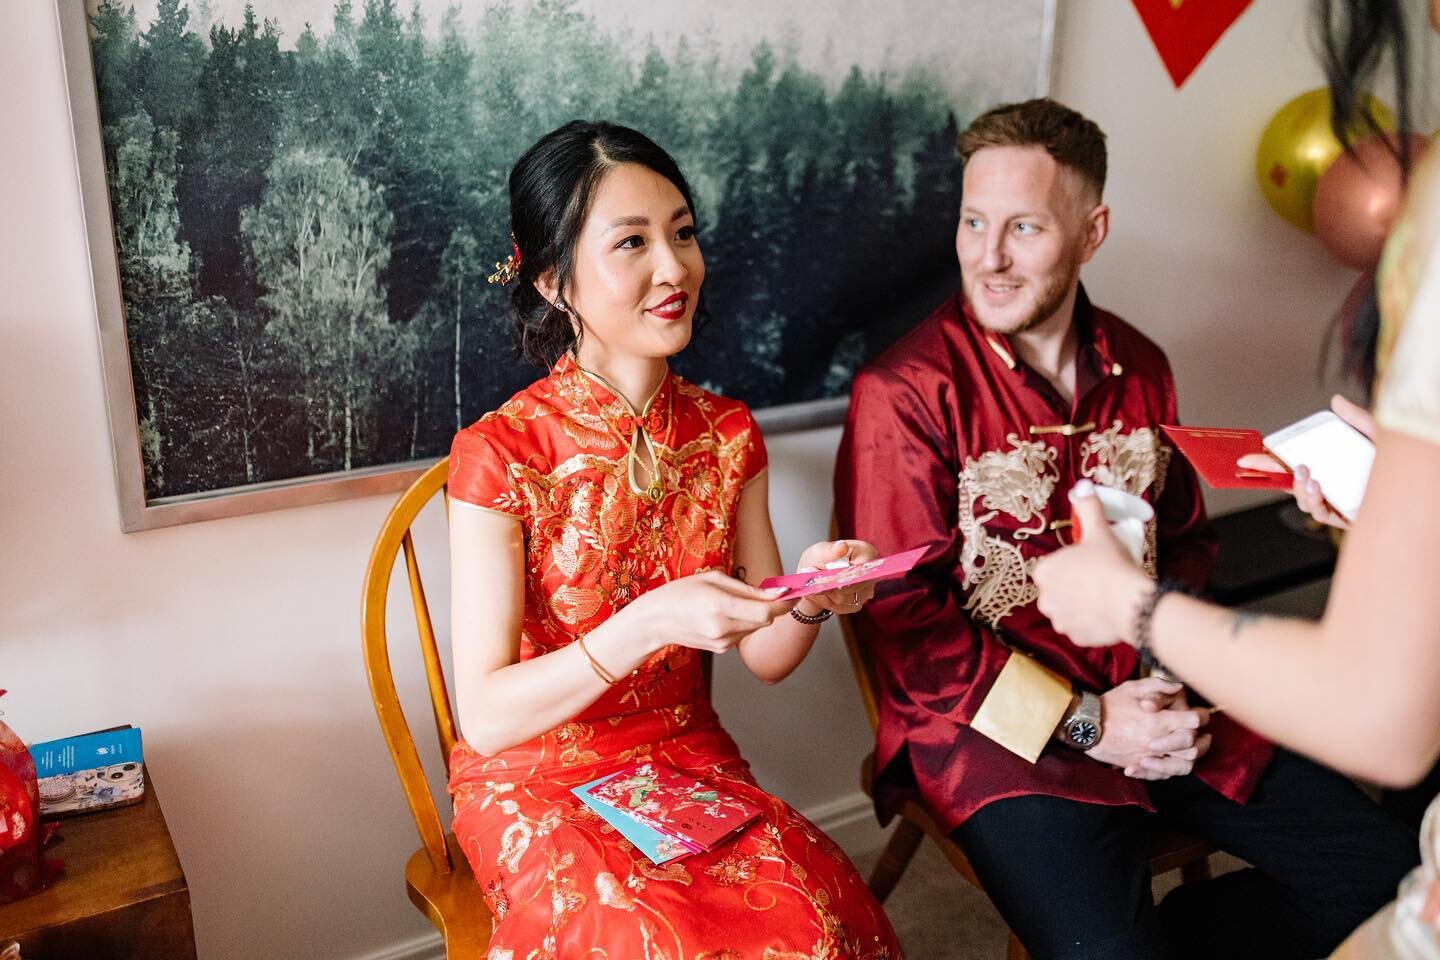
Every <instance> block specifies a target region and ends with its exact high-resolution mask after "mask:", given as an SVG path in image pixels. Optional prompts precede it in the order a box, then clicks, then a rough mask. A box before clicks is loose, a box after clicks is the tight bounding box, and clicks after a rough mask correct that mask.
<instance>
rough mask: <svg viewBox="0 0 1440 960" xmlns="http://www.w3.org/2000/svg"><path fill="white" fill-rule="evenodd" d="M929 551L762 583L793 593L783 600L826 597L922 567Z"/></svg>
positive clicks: (762, 584) (791, 575)
mask: <svg viewBox="0 0 1440 960" xmlns="http://www.w3.org/2000/svg"><path fill="white" fill-rule="evenodd" d="M928 549H929V548H928V547H916V548H915V549H914V550H906V551H905V552H904V553H894V554H891V555H890V556H888V557H876V558H875V559H874V560H866V561H865V562H864V563H854V564H851V565H850V566H848V567H837V568H835V569H833V570H811V571H809V572H807V573H791V574H787V575H785V576H783V577H769V578H767V579H765V580H761V581H760V588H761V589H762V590H768V589H770V588H771V587H789V588H790V592H789V593H787V594H785V595H784V596H783V597H782V598H781V599H784V600H795V599H798V598H800V597H808V596H809V595H810V594H812V593H824V592H825V591H826V590H835V589H837V588H839V587H849V586H853V585H854V584H857V583H867V582H869V581H871V580H883V579H885V578H886V577H898V576H900V574H902V573H904V572H906V571H907V570H909V569H910V568H911V567H913V566H915V564H917V563H919V562H920V558H921V557H923V556H925V551H926V550H928Z"/></svg>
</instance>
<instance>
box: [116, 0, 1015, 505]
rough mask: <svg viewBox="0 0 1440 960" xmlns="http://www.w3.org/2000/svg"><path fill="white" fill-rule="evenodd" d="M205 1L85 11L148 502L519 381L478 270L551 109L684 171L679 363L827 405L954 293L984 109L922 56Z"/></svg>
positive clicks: (579, 15) (504, 226) (479, 398)
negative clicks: (849, 63)
mask: <svg viewBox="0 0 1440 960" xmlns="http://www.w3.org/2000/svg"><path fill="white" fill-rule="evenodd" d="M92 2H93V0H92ZM219 5H220V4H216V3H215V2H213V0H212V2H206V0H198V2H197V3H196V4H195V5H194V6H195V7H196V9H192V5H191V4H187V3H185V2H184V0H158V4H157V5H156V7H155V12H154V17H153V20H151V22H149V23H145V22H140V19H139V18H138V17H137V15H136V14H135V12H134V11H133V10H132V8H131V6H130V5H129V4H128V3H124V2H115V0H105V2H103V3H100V4H99V5H98V6H96V7H92V9H93V13H92V14H91V16H90V27H91V41H92V52H93V59H94V66H95V73H96V86H97V89H98V92H99V106H100V117H101V124H102V133H103V142H104V153H105V165H106V177H107V180H108V182H109V187H110V201H111V209H112V213H113V218H114V225H115V233H116V245H117V250H118V255H119V261H120V275H121V281H122V295H123V302H124V307H125V318H126V329H127V338H128V342H129V349H130V361H131V369H132V373H133V378H134V390H135V400H136V409H137V413H138V417H139V427H140V431H139V433H140V442H141V446H142V456H143V462H144V467H145V490H146V499H147V500H148V501H152V502H153V501H156V500H160V499H163V498H170V497H180V496H185V495H195V494H204V493H206V492H209V491H215V490H221V489H225V488H235V487H244V486H246V485H249V484H256V483H262V482H266V481H274V480H285V479H293V478H303V477H307V476H313V475H317V474H326V473H333V472H335V471H347V470H354V469H360V468H364V467H371V466H378V465H385V464H398V463H404V462H409V461H415V460H421V459H425V458H435V457H439V456H442V455H444V454H445V453H446V452H447V450H448V448H449V444H450V440H451V437H452V436H453V434H454V433H455V431H456V430H457V429H458V428H460V427H462V426H464V425H465V424H468V423H470V422H472V421H474V420H475V419H477V418H478V417H479V416H480V415H481V414H483V413H484V412H485V411H487V410H490V409H492V408H494V407H496V406H498V405H499V404H500V403H501V402H502V401H504V400H505V399H506V398H507V397H508V396H509V395H510V394H512V393H513V392H515V391H516V390H518V389H520V388H521V387H523V386H524V385H525V384H527V383H529V382H530V381H531V380H533V379H535V377H537V376H539V375H540V373H541V371H539V370H537V369H535V368H532V367H529V366H527V365H525V364H523V363H522V362H520V361H519V360H518V359H517V357H516V353H515V350H514V348H513V346H512V340H511V336H510V332H509V329H508V325H507V321H506V319H505V314H506V304H507V301H508V291H506V290H505V289H504V288H501V287H498V286H493V285H491V284H488V283H487V282H486V276H487V275H488V274H490V273H491V272H493V270H494V268H495V261H496V260H499V259H501V258H503V256H504V255H505V254H506V253H508V251H509V242H508V238H507V234H508V216H509V213H508V202H507V193H506V177H507V175H508V172H509V169H510V166H511V164H512V163H513V162H514V160H515V159H516V158H517V157H518V156H519V155H520V153H521V152H522V151H523V150H524V149H525V148H526V147H527V146H528V145H529V144H531V143H532V142H534V140H535V139H536V138H537V137H539V136H540V135H541V134H542V133H544V132H545V131H547V130H550V129H552V128H554V127H556V126H558V125H560V124H561V123H564V122H566V121H568V120H571V119H574V118H577V117H581V118H589V119H610V120H614V121H617V122H619V123H623V124H627V125H630V126H634V127H636V128H637V129H640V130H642V131H645V132H646V133H648V134H650V135H651V136H652V137H653V138H654V139H656V140H657V141H658V142H659V143H660V144H661V145H662V146H664V147H665V148H666V149H667V150H669V151H671V152H672V153H673V154H674V155H675V157H676V159H677V160H678V161H679V163H680V166H681V169H682V170H684V171H685V173H686V175H687V177H689V178H690V180H691V183H692V186H693V187H694V192H695V199H696V205H697V207H698V208H699V209H698V210H697V211H696V212H697V215H698V221H699V229H700V240H701V244H702V247H703V249H704V252H705V258H706V266H707V279H706V283H705V289H704V294H703V300H704V303H705V306H706V309H707V310H708V312H709V314H710V323H709V326H708V328H707V329H705V330H704V331H703V332H702V333H701V335H700V336H699V337H698V338H697V339H696V342H695V343H694V344H692V346H691V347H690V348H689V349H688V350H687V351H686V352H685V353H684V354H683V355H682V356H680V357H679V358H677V360H676V361H675V362H674V365H675V367H676V369H677V370H678V371H679V372H680V373H681V374H683V375H684V376H686V377H688V378H689V379H691V380H692V381H694V382H697V383H700V384H703V385H705V386H707V387H709V388H710V389H713V390H717V391H720V392H723V393H726V394H730V395H734V396H739V397H741V398H743V399H745V400H746V401H747V402H748V403H749V404H750V405H751V406H752V407H754V408H757V409H758V408H763V407H767V406H771V405H775V404H785V403H793V402H798V401H805V400H814V399H819V398H825V397H835V396H841V395H843V394H844V393H845V392H846V391H847V389H848V387H849V384H850V380H851V378H852V376H853V374H854V373H855V371H856V369H857V367H858V366H859V365H860V364H862V363H863V362H864V361H865V359H867V358H868V357H870V356H873V355H874V353H875V352H876V351H878V350H879V349H882V348H883V347H884V346H886V345H887V344H889V343H890V342H891V341H893V340H894V339H895V337H896V336H898V335H899V334H900V333H901V332H903V330H904V329H906V328H907V327H909V326H910V325H912V324H913V323H914V322H915V321H916V320H917V319H919V317H920V316H923V315H924V313H925V312H926V310H927V309H928V308H929V307H930V306H933V303H934V300H935V298H936V291H938V290H944V289H945V288H946V287H947V286H948V285H949V284H951V283H953V277H954V269H955V268H954V265H953V257H954V254H953V248H952V238H953V234H954V226H955V217H956V213H955V211H956V205H957V202H958V198H959V172H960V171H959V164H958V161H957V159H956V157H955V151H954V140H955V134H956V127H957V124H963V123H964V122H966V121H967V120H968V119H969V116H970V115H972V114H973V113H974V112H975V110H976V109H978V108H983V107H984V106H987V105H988V104H968V103H963V102H957V98H956V96H955V95H954V94H953V92H950V93H947V92H946V91H944V90H942V89H940V86H939V84H938V83H937V82H936V81H935V80H933V79H929V78H927V76H926V75H925V74H923V73H921V72H920V71H918V70H917V71H912V72H910V73H908V74H907V73H903V72H901V73H897V72H895V71H889V72H885V73H878V72H867V71H866V70H863V69H861V68H860V67H859V66H854V67H851V68H850V69H849V70H848V73H846V72H844V65H843V64H842V65H841V73H840V74H839V75H840V76H841V77H842V79H841V80H839V81H837V82H827V81H826V80H825V79H824V78H822V77H821V76H819V75H818V74H817V73H815V72H813V71H810V70H807V69H805V68H803V67H802V66H800V65H799V64H798V62H797V61H796V59H795V58H794V57H793V56H788V55H786V54H785V53H784V52H783V47H781V46H775V45H772V44H770V43H769V42H763V41H762V42H760V43H758V44H757V45H755V46H753V48H751V49H750V51H749V56H748V58H744V59H739V58H731V59H739V62H733V63H732V62H728V61H727V60H726V59H725V58H723V57H722V56H721V54H719V53H718V52H717V50H718V47H715V46H714V45H707V43H706V42H705V41H704V40H703V38H702V39H698V40H692V39H690V38H684V37H682V38H681V39H680V40H678V41H677V42H674V43H670V44H668V45H667V47H666V48H665V49H662V48H661V47H660V46H658V45H657V44H656V43H655V42H654V41H651V42H650V43H648V44H639V45H636V44H633V43H632V44H628V45H627V44H624V43H621V42H620V39H618V38H617V37H616V35H615V33H614V31H613V30H610V29H608V28H605V27H604V26H602V25H601V24H598V23H597V22H596V21H595V20H594V19H593V18H592V17H591V16H589V15H587V14H586V13H585V12H584V11H583V10H582V9H581V8H580V7H579V6H577V2H576V0H513V2H511V0H490V2H488V3H486V4H484V5H481V4H478V3H477V4H469V5H467V6H465V7H463V8H460V7H452V8H451V9H449V10H448V11H447V12H445V13H444V14H443V16H442V17H440V18H438V22H428V21H427V19H426V18H425V17H424V16H423V15H422V14H421V12H420V11H419V10H418V8H417V9H408V8H405V7H402V6H401V5H400V4H397V3H396V2H395V0H364V2H356V3H351V2H348V0H339V2H336V3H335V5H334V7H333V10H332V11H330V15H331V16H332V21H331V22H329V23H326V24H324V29H323V30H319V29H313V28H312V27H311V26H310V25H307V26H306V27H305V29H304V30H303V32H299V33H298V35H294V36H287V35H285V34H284V33H283V32H282V31H281V29H280V27H279V26H278V25H277V24H276V23H275V22H274V21H272V20H269V19H265V18H262V17H259V16H257V15H256V13H255V12H254V11H253V10H252V9H251V7H250V6H249V5H246V6H245V7H244V8H243V10H241V9H238V4H232V5H231V6H233V7H237V9H235V10H234V11H233V12H232V13H231V14H230V15H228V17H227V16H217V15H216V14H215V7H216V6H219ZM822 6H823V5H822ZM197 11H198V14H199V15H198V16H194V17H193V18H192V14H196V13H197ZM1031 92H1033V91H1021V93H1022V94H1024V95H1028V94H1029V93H1031ZM937 280H938V286H937ZM917 290H920V291H924V293H923V296H921V297H919V298H918V299H917V298H916V296H915V295H914V292H915V291H917ZM897 291H898V292H897ZM906 292H909V294H910V299H909V300H907V299H906V296H905V293H906ZM912 301H913V302H912Z"/></svg>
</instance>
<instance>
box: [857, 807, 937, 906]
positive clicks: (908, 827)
mask: <svg viewBox="0 0 1440 960" xmlns="http://www.w3.org/2000/svg"><path fill="white" fill-rule="evenodd" d="M924 839H925V831H924V830H921V829H920V828H919V827H918V826H916V825H915V824H914V823H911V822H910V821H909V820H906V819H905V818H904V817H901V818H900V820H899V822H898V823H896V824H895V832H894V833H892V834H890V840H889V841H888V842H887V843H886V844H885V851H884V852H883V853H881V854H880V860H879V862H878V863H876V864H875V869H874V871H873V872H871V874H870V892H871V893H873V894H874V895H875V899H876V900H878V901H880V902H881V903H884V902H885V898H886V897H888V896H890V891H892V890H894V889H895V884H897V883H899V882H900V875H901V874H902V873H904V872H905V868H906V867H908V866H909V865H910V861H911V859H913V858H914V856H915V851H916V850H918V849H920V841H921V840H924Z"/></svg>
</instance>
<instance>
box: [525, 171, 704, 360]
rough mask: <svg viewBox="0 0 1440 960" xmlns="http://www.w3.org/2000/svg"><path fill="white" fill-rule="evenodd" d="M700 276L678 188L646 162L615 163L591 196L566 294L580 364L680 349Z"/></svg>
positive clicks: (690, 221)
mask: <svg viewBox="0 0 1440 960" xmlns="http://www.w3.org/2000/svg"><path fill="white" fill-rule="evenodd" d="M704 280H705V259H704V257H702V256H701V254H700V245H699V243H698V242H697V240H696V239H695V217H694V214H693V213H692V212H691V210H690V207H689V205H687V204H686V202H685V198H684V196H682V195H681V193H680V191H679V189H677V188H676V186H675V184H673V183H671V182H670V181H669V180H668V179H666V178H665V177H663V176H661V175H660V174H658V173H656V172H655V171H653V170H651V169H650V168H649V167H645V166H641V165H640V164H636V163H625V164H621V165H619V166H617V167H615V168H614V169H613V170H611V171H610V172H609V173H607V174H606V175H605V178H604V179H603V180H602V181H601V182H600V183H599V185H598V186H596V188H595V191H594V193H593V194H592V195H591V201H590V212H589V214H588V215H587V216H586V218H585V224H584V226H583V227H582V228H581V231H580V236H579V238H578V239H577V241H576V244H575V261H574V270H573V273H572V276H571V281H570V284H569V286H570V289H569V290H568V291H567V293H566V300H567V301H568V302H569V304H570V307H571V310H572V316H574V317H578V318H579V322H580V326H581V330H582V335H581V338H580V345H579V354H580V362H581V364H582V365H583V366H591V367H592V368H600V367H606V366H608V365H609V364H610V363H613V362H615V361H616V360H621V359H624V358H644V359H660V358H665V357H669V356H673V355H674V354H676V353H679V352H680V351H681V350H682V349H684V348H685V345H686V344H688V343H689V342H690V333H691V325H692V322H693V320H694V317H695V308H696V306H697V305H698V303H699V295H700V285H701V283H702V282H704ZM542 292H543V291H542Z"/></svg>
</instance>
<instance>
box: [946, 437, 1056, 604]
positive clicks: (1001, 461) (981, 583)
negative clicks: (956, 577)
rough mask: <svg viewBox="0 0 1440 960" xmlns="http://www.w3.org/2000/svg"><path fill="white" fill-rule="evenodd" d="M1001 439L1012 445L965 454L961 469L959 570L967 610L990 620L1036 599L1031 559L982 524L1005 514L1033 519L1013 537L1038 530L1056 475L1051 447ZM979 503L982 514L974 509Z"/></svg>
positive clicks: (1019, 537)
mask: <svg viewBox="0 0 1440 960" xmlns="http://www.w3.org/2000/svg"><path fill="white" fill-rule="evenodd" d="M1005 440H1006V442H1007V443H1009V444H1010V447H1011V449H1009V450H990V451H987V452H985V453H982V454H981V455H980V456H979V457H977V458H967V459H966V461H965V468H964V469H963V470H961V472H960V486H959V495H960V497H959V500H960V503H959V512H960V517H959V530H960V536H961V546H960V568H961V573H962V575H963V577H964V580H965V586H966V587H968V588H970V596H969V598H968V599H967V600H966V602H965V609H966V610H970V611H972V612H974V613H975V614H976V615H977V616H979V617H980V618H981V619H983V620H985V621H986V622H988V623H991V624H995V623H999V622H1000V620H1001V619H1002V618H1003V617H1005V616H1006V615H1008V614H1009V613H1010V611H1012V610H1014V609H1015V608H1016V607H1019V606H1024V605H1025V604H1028V603H1030V602H1032V601H1033V600H1034V599H1035V596H1036V590H1035V584H1034V582H1033V581H1032V580H1031V578H1030V574H1031V572H1032V571H1033V569H1034V566H1035V561H1034V560H1033V559H1032V560H1026V559H1025V557H1024V555H1023V554H1021V552H1020V548H1019V547H1018V546H1016V545H1015V544H1014V543H1010V542H1008V541H1007V540H1005V539H1002V538H1001V537H997V536H992V535H991V534H989V533H988V532H986V529H985V524H986V523H988V522H989V521H991V520H993V519H994V518H995V517H996V516H997V515H998V514H999V513H1001V512H1004V513H1007V514H1009V515H1010V516H1012V517H1014V518H1015V519H1016V520H1018V521H1020V522H1021V523H1022V524H1030V523H1031V521H1034V524H1033V526H1022V527H1021V528H1020V529H1018V530H1016V531H1015V533H1014V535H1013V536H1014V539H1016V540H1024V539H1026V538H1027V537H1029V536H1031V535H1033V534H1036V533H1039V532H1040V531H1042V530H1044V529H1045V510H1046V507H1047V506H1048V504H1049V502H1050V496H1051V494H1053V493H1054V492H1055V484H1056V483H1057V482H1058V481H1059V479H1060V475H1059V471H1058V470H1057V469H1056V467H1055V461H1056V458H1057V453H1056V451H1055V449H1054V448H1053V447H1051V446H1049V445H1048V444H1045V443H1041V442H1039V441H1035V440H1021V439H1020V438H1019V436H1018V435H1016V434H1013V433H1012V434H1010V435H1009V436H1007V437H1006V438H1005ZM977 504H978V505H979V507H980V510H981V511H983V512H980V513H977V511H976V505H977Z"/></svg>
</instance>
